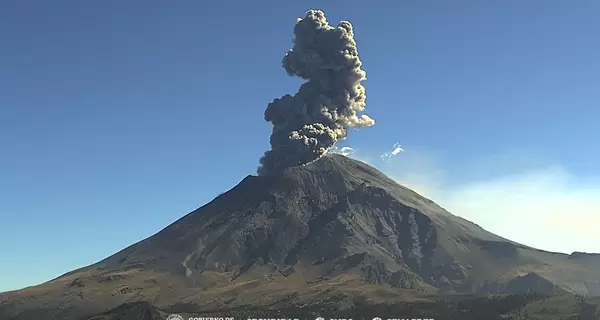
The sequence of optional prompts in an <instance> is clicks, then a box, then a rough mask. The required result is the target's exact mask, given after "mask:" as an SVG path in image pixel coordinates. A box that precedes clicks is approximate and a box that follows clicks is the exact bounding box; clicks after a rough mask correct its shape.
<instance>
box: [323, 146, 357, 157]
mask: <svg viewBox="0 0 600 320" xmlns="http://www.w3.org/2000/svg"><path fill="white" fill-rule="evenodd" d="M329 152H331V153H337V154H341V155H343V156H347V157H348V156H350V155H352V154H353V153H354V149H353V148H352V147H348V146H346V147H341V148H340V147H338V146H333V147H332V148H331V149H329Z"/></svg>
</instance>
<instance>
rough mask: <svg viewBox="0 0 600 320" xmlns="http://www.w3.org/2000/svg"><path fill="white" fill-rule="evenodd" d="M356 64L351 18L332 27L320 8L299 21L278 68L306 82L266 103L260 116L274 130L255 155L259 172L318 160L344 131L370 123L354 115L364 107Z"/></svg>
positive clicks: (362, 77)
mask: <svg viewBox="0 0 600 320" xmlns="http://www.w3.org/2000/svg"><path fill="white" fill-rule="evenodd" d="M361 66H362V62H361V61H360V59H359V57H358V50H357V47H356V42H355V41H354V30H353V28H352V24H350V22H348V21H342V22H340V23H339V24H338V26H337V27H332V26H330V25H329V24H328V23H327V19H326V18H325V13H324V12H323V11H321V10H310V11H308V12H307V13H306V16H305V17H304V18H299V19H298V21H297V23H296V26H295V27H294V46H293V48H292V49H290V50H289V51H288V53H287V54H286V55H285V56H284V57H283V68H284V69H285V71H286V72H287V73H288V75H290V76H297V77H301V78H303V79H305V80H308V81H307V82H305V83H304V84H302V85H301V86H300V89H299V90H298V92H297V93H296V94H295V95H293V96H292V95H289V94H286V95H284V96H283V97H281V98H277V99H275V100H274V101H273V102H271V103H270V104H269V105H268V106H267V109H266V110H265V120H266V121H267V122H271V123H272V124H273V133H272V134H271V138H270V143H271V150H269V151H267V152H266V153H265V154H264V156H263V157H262V158H261V159H260V167H259V168H258V174H259V175H266V174H269V173H271V172H277V171H280V170H282V169H284V168H287V167H292V166H298V165H303V164H306V163H309V162H312V161H314V160H317V159H319V158H320V157H321V156H323V155H325V154H326V153H327V151H328V150H329V149H330V148H331V147H333V146H334V145H335V144H336V142H337V141H339V140H342V139H345V138H346V136H347V134H348V129H350V128H359V127H369V126H372V125H374V124H375V121H374V120H373V119H372V118H370V117H369V116H367V115H364V114H363V115H358V113H359V112H362V111H364V109H365V106H366V92H365V87H364V86H363V85H362V84H361V82H362V81H363V80H366V73H365V71H364V70H362V69H361Z"/></svg>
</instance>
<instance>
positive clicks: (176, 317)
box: [167, 314, 183, 320]
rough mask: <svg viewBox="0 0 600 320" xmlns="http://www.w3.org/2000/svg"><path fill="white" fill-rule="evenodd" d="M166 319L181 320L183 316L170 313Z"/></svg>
mask: <svg viewBox="0 0 600 320" xmlns="http://www.w3.org/2000/svg"><path fill="white" fill-rule="evenodd" d="M167 320H183V317H182V316H180V315H178V314H172V315H170V316H168V317H167Z"/></svg>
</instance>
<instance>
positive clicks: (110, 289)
mask: <svg viewBox="0 0 600 320" xmlns="http://www.w3.org/2000/svg"><path fill="white" fill-rule="evenodd" d="M598 266H600V263H599V261H598V260H597V259H596V258H594V257H590V256H589V255H585V254H583V255H581V254H577V255H573V256H568V255H564V254H556V253H549V252H543V251H540V250H536V249H533V248H529V247H526V246H523V245H520V244H517V243H514V242H512V241H509V240H507V239H504V238H502V237H499V236H497V235H494V234H492V233H489V232H487V231H485V230H484V229H482V228H481V227H479V226H477V225H476V224H474V223H471V222H469V221H467V220H464V219H462V218H459V217H457V216H454V215H452V214H450V213H449V212H447V211H446V210H444V209H443V208H441V207H439V206H438V205H436V204H435V203H433V202H432V201H430V200H428V199H426V198H424V197H422V196H420V195H418V194H417V193H415V192H413V191H411V190H410V189H407V188H405V187H403V186H400V185H398V184H397V183H396V182H394V181H393V180H391V179H390V178H388V177H387V176H385V175H384V174H383V173H381V172H379V171H378V170H376V169H374V168H372V167H371V166H369V165H367V164H364V163H362V162H360V161H357V160H353V159H350V158H347V157H344V156H340V155H329V156H326V157H323V158H321V159H319V160H318V161H315V162H313V163H311V164H308V165H306V166H302V167H295V168H289V169H286V170H285V172H283V173H282V174H277V175H273V176H259V177H256V176H248V177H246V178H245V179H244V180H243V181H242V182H241V183H240V184H238V185H237V186H236V187H234V188H233V189H231V190H230V191H228V192H226V193H224V194H222V195H220V196H219V197H217V198H215V199H214V200H213V201H211V202H210V203H208V204H206V205H205V206H203V207H201V208H199V209H198V210H196V211H194V212H192V213H190V214H188V215H186V216H184V217H183V218H181V219H179V220H178V221H176V222H174V223H173V224H171V225H170V226H168V227H166V228H165V229H163V230H161V231H160V232H158V233H157V234H156V235H154V236H152V237H150V238H148V239H145V240H143V241H141V242H139V243H137V244H134V245H132V246H130V247H128V248H126V249H124V250H122V251H120V252H118V253H116V254H115V255H113V256H110V257H108V258H106V259H104V260H102V261H100V262H98V263H96V264H93V265H91V266H89V267H86V268H82V269H79V270H75V271H73V272H70V273H68V274H66V275H63V276H61V277H59V278H57V279H55V280H52V281H50V282H47V283H45V284H42V285H40V286H36V287H31V288H26V289H23V290H20V291H15V292H8V293H3V294H0V318H2V315H3V314H5V315H17V314H21V315H22V319H27V318H28V316H27V315H28V314H34V313H36V312H40V311H39V310H44V311H43V312H46V313H51V314H53V315H55V316H57V317H60V318H62V319H69V318H70V317H72V316H73V315H74V314H82V312H83V313H86V312H87V314H97V313H100V312H104V311H107V310H109V309H111V308H114V307H116V306H118V305H120V304H122V303H127V302H134V301H150V302H151V303H153V304H154V305H156V306H158V307H159V308H161V309H164V308H175V307H178V308H184V307H185V306H186V305H196V306H197V305H199V306H200V307H201V308H206V309H208V308H217V307H223V306H239V305H246V304H254V305H275V306H282V305H290V304H296V305H298V304H308V303H314V302H315V301H327V300H328V299H332V298H335V299H337V300H339V303H340V304H341V305H344V304H352V301H351V300H352V299H353V298H351V297H356V296H359V295H361V296H363V297H364V298H366V299H370V300H372V301H391V300H395V299H407V298H416V297H417V296H418V295H419V292H420V294H427V293H432V292H458V293H461V292H462V293H472V292H482V293H493V292H501V291H503V290H511V291H514V290H515V289H514V288H518V290H523V291H536V290H538V288H544V290H547V288H555V287H556V288H557V290H559V289H560V290H559V291H567V292H579V293H591V294H599V293H600V285H598V281H597V279H600V268H598ZM532 272H535V274H534V276H533V274H532V276H530V277H525V278H524V279H525V280H522V279H521V278H522V276H524V275H528V274H531V273H532ZM529 279H533V280H529ZM506 288H508V289H506ZM406 290H410V291H406ZM552 290H554V289H552ZM337 300H336V301H337ZM34 301H35V302H34Z"/></svg>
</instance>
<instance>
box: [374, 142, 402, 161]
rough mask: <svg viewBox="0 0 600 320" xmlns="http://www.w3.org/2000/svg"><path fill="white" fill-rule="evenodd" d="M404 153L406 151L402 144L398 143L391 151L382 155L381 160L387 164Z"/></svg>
mask: <svg viewBox="0 0 600 320" xmlns="http://www.w3.org/2000/svg"><path fill="white" fill-rule="evenodd" d="M403 151H404V149H402V147H401V146H400V144H399V143H396V144H394V146H393V147H392V150H391V151H388V152H384V153H382V154H381V156H380V158H381V160H383V161H385V162H387V161H390V159H391V158H392V157H395V156H397V155H398V154H400V152H403Z"/></svg>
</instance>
